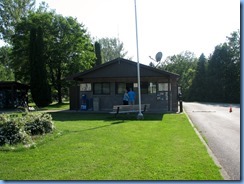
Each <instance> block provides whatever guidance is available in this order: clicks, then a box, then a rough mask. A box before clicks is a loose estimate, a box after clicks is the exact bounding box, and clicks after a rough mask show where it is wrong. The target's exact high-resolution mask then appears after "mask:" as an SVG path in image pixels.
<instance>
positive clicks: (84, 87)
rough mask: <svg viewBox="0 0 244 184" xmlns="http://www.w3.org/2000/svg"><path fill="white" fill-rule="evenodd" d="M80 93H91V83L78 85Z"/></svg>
mask: <svg viewBox="0 0 244 184" xmlns="http://www.w3.org/2000/svg"><path fill="white" fill-rule="evenodd" d="M80 91H91V83H82V84H80Z"/></svg>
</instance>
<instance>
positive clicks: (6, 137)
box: [0, 114, 30, 146]
mask: <svg viewBox="0 0 244 184" xmlns="http://www.w3.org/2000/svg"><path fill="white" fill-rule="evenodd" d="M21 142H22V143H24V144H27V143H28V142H30V136H29V135H28V134H27V133H26V132H25V130H24V122H23V119H22V118H18V117H11V116H10V115H7V114H1V115H0V146H3V145H5V144H10V145H13V144H17V143H21Z"/></svg>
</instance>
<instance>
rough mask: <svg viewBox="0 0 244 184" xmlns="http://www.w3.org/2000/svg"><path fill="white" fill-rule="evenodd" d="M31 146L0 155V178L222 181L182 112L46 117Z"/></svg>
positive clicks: (1, 152) (81, 114)
mask: <svg viewBox="0 0 244 184" xmlns="http://www.w3.org/2000/svg"><path fill="white" fill-rule="evenodd" d="M52 115H53V119H54V121H55V125H56V128H57V130H56V132H55V133H54V134H53V135H48V136H46V137H45V138H41V139H39V140H38V143H37V146H36V148H33V149H16V150H12V151H0V160H1V161H0V168H1V170H0V178H1V179H2V180H222V179H223V178H222V176H221V175H220V172H219V168H218V167H217V166H216V165H215V164H214V162H213V161H212V159H211V158H210V156H209V155H208V153H207V150H206V148H205V147H204V145H203V144H202V143H201V141H200V140H199V138H198V137H197V135H196V133H195V132H194V130H193V128H192V127H191V125H190V124H189V122H188V120H187V118H186V116H185V114H166V115H164V116H162V115H159V114H145V115H144V116H145V119H144V120H141V121H137V120H129V119H127V120H119V119H114V118H112V117H111V116H110V115H108V114H84V113H69V112H66V113H64V112H57V113H52Z"/></svg>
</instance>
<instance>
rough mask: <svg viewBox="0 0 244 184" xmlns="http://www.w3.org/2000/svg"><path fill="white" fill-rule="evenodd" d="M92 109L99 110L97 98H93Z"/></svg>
mask: <svg viewBox="0 0 244 184" xmlns="http://www.w3.org/2000/svg"><path fill="white" fill-rule="evenodd" d="M93 110H94V111H99V98H97V97H96V98H93Z"/></svg>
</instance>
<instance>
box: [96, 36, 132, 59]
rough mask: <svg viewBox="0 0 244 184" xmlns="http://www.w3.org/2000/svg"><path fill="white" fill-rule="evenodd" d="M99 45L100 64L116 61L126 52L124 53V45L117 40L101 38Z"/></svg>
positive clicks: (125, 52)
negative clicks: (100, 53)
mask: <svg viewBox="0 0 244 184" xmlns="http://www.w3.org/2000/svg"><path fill="white" fill-rule="evenodd" d="M98 42H99V43H100V45H101V52H102V63H105V62H108V61H110V60H113V59H116V58H118V57H121V58H124V57H125V56H126V55H127V53H128V52H127V51H124V44H123V42H121V41H120V40H119V39H117V38H101V39H99V40H98Z"/></svg>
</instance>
